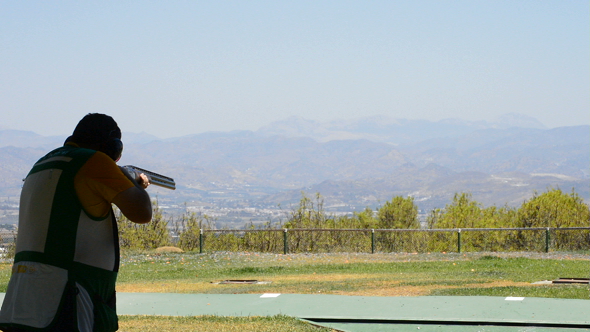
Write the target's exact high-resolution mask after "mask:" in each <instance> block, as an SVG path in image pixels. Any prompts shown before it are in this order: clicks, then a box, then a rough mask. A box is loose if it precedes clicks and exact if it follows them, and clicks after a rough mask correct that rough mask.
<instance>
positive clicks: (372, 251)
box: [371, 229, 375, 254]
mask: <svg viewBox="0 0 590 332" xmlns="http://www.w3.org/2000/svg"><path fill="white" fill-rule="evenodd" d="M374 253H375V229H371V254H374Z"/></svg>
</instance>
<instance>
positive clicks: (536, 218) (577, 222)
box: [516, 189, 590, 250]
mask: <svg viewBox="0 0 590 332" xmlns="http://www.w3.org/2000/svg"><path fill="white" fill-rule="evenodd" d="M589 222H590V209H589V207H588V205H587V204H585V203H584V201H583V200H582V199H581V198H580V196H578V194H577V193H576V192H575V191H574V190H572V192H571V193H569V194H566V193H564V192H562V191H561V190H560V189H550V190H548V191H547V192H544V193H542V194H540V195H539V194H537V193H536V192H535V194H534V195H533V197H532V198H531V199H530V200H528V201H525V202H524V203H523V204H522V206H521V207H520V209H518V213H517V217H516V226H517V227H552V228H564V227H588V224H589ZM530 234H531V232H527V233H526V234H524V233H521V234H520V236H519V237H518V238H517V244H518V246H519V247H521V248H522V247H527V246H530V245H531V244H529V243H530V242H531V241H535V242H539V241H538V240H536V239H531V235H530ZM574 234H575V235H574ZM552 238H553V239H554V240H555V243H556V244H557V247H556V248H557V249H566V248H567V249H570V250H578V249H588V246H589V243H588V233H587V232H575V233H573V232H568V231H559V230H555V231H554V235H553V237H552Z"/></svg>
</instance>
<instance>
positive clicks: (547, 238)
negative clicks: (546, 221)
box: [545, 227, 551, 252]
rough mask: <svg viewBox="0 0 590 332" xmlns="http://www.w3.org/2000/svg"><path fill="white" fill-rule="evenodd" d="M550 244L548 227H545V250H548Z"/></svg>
mask: <svg viewBox="0 0 590 332" xmlns="http://www.w3.org/2000/svg"><path fill="white" fill-rule="evenodd" d="M550 244H551V233H550V232H549V227H547V228H546V229H545V252H549V245H550Z"/></svg>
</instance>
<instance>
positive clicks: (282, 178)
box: [0, 115, 590, 211]
mask: <svg viewBox="0 0 590 332" xmlns="http://www.w3.org/2000/svg"><path fill="white" fill-rule="evenodd" d="M510 118H513V120H514V119H516V120H518V121H520V123H524V125H526V126H527V127H510V126H508V125H505V124H504V125H501V122H495V123H484V122H478V123H469V122H463V121H458V120H453V121H451V120H447V121H443V122H429V121H410V120H395V121H394V120H391V119H384V118H363V119H359V120H358V121H357V122H350V121H349V122H347V123H343V122H340V123H335V122H331V123H328V124H326V123H324V124H318V123H314V122H310V121H307V120H304V119H299V120H297V121H285V122H282V123H278V124H275V127H273V126H272V125H269V126H266V127H264V128H261V129H260V130H259V131H256V132H252V131H233V132H209V133H203V134H197V135H190V136H184V137H177V138H172V139H158V138H157V137H154V136H151V135H149V134H146V133H141V134H129V133H124V137H123V140H124V141H125V142H126V145H125V152H124V157H123V158H122V160H121V161H120V164H121V165H126V164H131V165H137V166H140V167H143V168H146V169H150V170H153V171H155V172H159V173H162V174H165V175H168V176H171V177H173V178H175V180H176V182H177V188H178V190H176V191H167V190H162V189H155V188H154V189H153V193H154V195H156V196H157V197H158V199H159V200H161V201H163V202H167V204H177V205H182V204H184V203H187V204H188V205H191V204H197V205H200V206H210V207H211V208H212V209H213V208H223V207H248V206H251V207H273V206H274V207H276V206H277V204H279V203H281V204H282V205H283V206H285V205H286V204H290V203H294V202H297V201H298V200H299V198H300V197H301V192H302V191H305V192H308V193H316V192H319V193H321V194H322V195H323V196H324V197H325V198H326V202H327V203H328V205H330V206H332V207H333V209H334V210H342V211H346V210H347V211H350V209H351V208H352V207H354V208H357V209H358V208H363V207H365V206H378V205H379V204H382V203H383V202H384V201H386V200H389V199H391V197H393V196H395V195H402V196H407V195H412V196H414V197H415V199H416V202H417V203H418V205H419V207H420V208H421V209H423V210H425V211H428V210H430V209H432V208H436V207H444V205H445V204H446V203H448V202H449V201H450V199H451V198H452V195H453V194H454V193H456V192H470V193H472V194H473V197H474V199H476V200H478V201H480V202H482V203H483V204H484V205H504V204H509V205H518V204H520V203H522V201H523V200H525V199H526V198H528V197H530V196H531V195H532V194H533V192H534V191H535V190H536V191H541V192H542V191H544V190H546V189H547V188H550V187H559V188H562V189H563V190H565V191H570V190H571V189H572V188H575V190H576V192H578V193H579V194H580V195H581V196H582V197H583V198H584V199H586V200H587V201H588V200H589V199H590V193H589V192H588V188H589V178H590V176H589V173H588V165H590V154H589V152H590V126H576V127H562V128H553V129H545V128H542V125H540V124H538V123H537V122H536V121H535V120H534V119H532V120H531V119H529V118H524V119H523V118H518V117H517V116H515V115H509V116H507V119H510ZM516 120H514V121H516ZM506 121H508V120H506ZM518 121H517V122H518ZM310 123H311V124H310ZM273 128H274V129H273ZM280 133H282V134H280ZM306 134H307V135H308V136H309V137H306V136H305V135H306ZM322 135H323V136H322ZM335 136H341V137H345V136H346V137H354V139H340V140H328V139H327V138H328V137H335ZM371 137H373V138H375V137H377V138H376V139H374V140H371ZM63 139H65V137H45V138H44V137H40V136H38V135H36V134H34V133H30V132H19V131H0V173H1V174H2V177H1V180H0V196H4V197H8V196H10V197H15V196H18V192H19V191H20V185H21V181H22V178H23V177H24V176H26V172H27V171H28V170H29V168H30V166H31V165H32V163H34V161H35V160H36V159H37V158H39V157H40V156H42V155H43V154H44V153H45V152H46V151H47V150H48V149H49V146H52V145H53V146H55V145H59V144H60V143H61V142H62V141H63ZM150 190H152V189H150Z"/></svg>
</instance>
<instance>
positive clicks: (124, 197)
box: [113, 169, 152, 224]
mask: <svg viewBox="0 0 590 332" xmlns="http://www.w3.org/2000/svg"><path fill="white" fill-rule="evenodd" d="M122 171H123V174H125V176H127V177H128V178H129V180H131V182H133V184H134V185H135V186H134V187H131V188H129V189H126V190H124V191H122V192H120V193H118V194H117V195H116V196H115V197H114V198H113V203H114V204H115V205H116V206H117V207H118V208H119V209H120V210H121V212H122V213H123V215H125V217H127V219H129V220H131V221H132V222H134V223H138V224H145V223H148V222H150V221H151V220H152V202H151V200H150V195H149V194H148V193H147V191H145V188H147V187H148V186H149V184H150V183H149V180H148V178H147V176H145V175H144V174H141V175H140V181H136V180H135V179H134V178H132V177H131V176H130V174H129V173H128V172H127V171H126V170H124V169H122Z"/></svg>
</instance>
